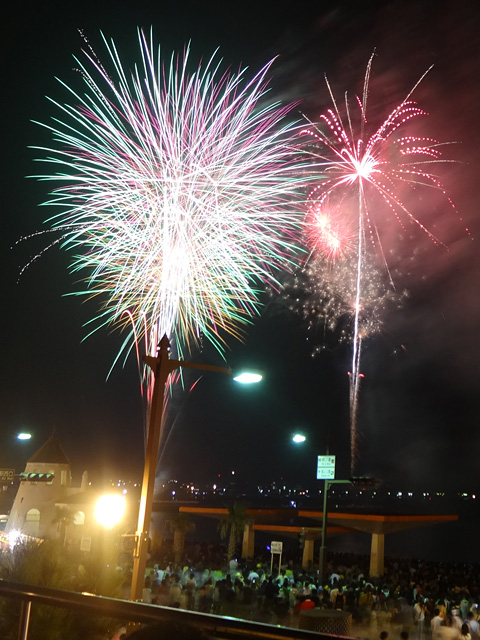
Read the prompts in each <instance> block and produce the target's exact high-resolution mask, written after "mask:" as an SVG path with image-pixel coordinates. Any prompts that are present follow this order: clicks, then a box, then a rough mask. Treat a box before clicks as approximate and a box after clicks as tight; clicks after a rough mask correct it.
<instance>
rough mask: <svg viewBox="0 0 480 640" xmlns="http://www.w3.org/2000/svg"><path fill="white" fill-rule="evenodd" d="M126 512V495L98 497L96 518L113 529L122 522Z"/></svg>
mask: <svg viewBox="0 0 480 640" xmlns="http://www.w3.org/2000/svg"><path fill="white" fill-rule="evenodd" d="M124 513H125V497H124V496H120V495H107V496H102V497H101V498H99V499H98V501H97V504H96V505H95V518H96V520H97V521H98V522H99V523H100V524H101V525H103V526H104V527H107V529H111V528H112V527H114V526H115V525H116V524H118V523H119V522H120V520H121V519H122V518H123V514H124Z"/></svg>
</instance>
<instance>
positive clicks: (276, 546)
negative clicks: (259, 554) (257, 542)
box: [270, 542, 283, 573]
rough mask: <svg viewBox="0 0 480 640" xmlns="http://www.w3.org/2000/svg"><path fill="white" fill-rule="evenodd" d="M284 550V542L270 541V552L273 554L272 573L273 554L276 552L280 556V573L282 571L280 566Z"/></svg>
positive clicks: (271, 568)
mask: <svg viewBox="0 0 480 640" xmlns="http://www.w3.org/2000/svg"><path fill="white" fill-rule="evenodd" d="M282 551H283V542H271V543H270V553H271V554H272V557H271V561H270V573H272V570H273V556H274V555H275V554H278V555H279V558H278V573H280V568H281V566H282Z"/></svg>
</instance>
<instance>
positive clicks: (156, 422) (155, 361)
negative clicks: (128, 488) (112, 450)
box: [130, 335, 261, 600]
mask: <svg viewBox="0 0 480 640" xmlns="http://www.w3.org/2000/svg"><path fill="white" fill-rule="evenodd" d="M143 361H144V362H145V364H146V365H147V366H149V367H150V369H152V371H153V373H154V376H155V381H154V385H153V395H152V404H151V407H150V418H149V425H148V433H147V445H146V448H145V466H144V469H143V481H142V492H141V496H140V506H139V510H138V525H137V532H136V537H137V543H136V548H135V553H134V558H133V573H132V586H131V591H130V600H140V599H141V597H142V592H143V587H144V579H145V568H146V566H147V548H148V536H149V529H150V521H151V518H152V507H153V494H154V489H155V476H156V471H157V461H158V449H159V446H160V440H161V435H162V429H163V404H164V398H165V389H166V385H167V381H168V377H169V375H170V374H171V373H173V371H175V370H176V369H180V368H181V367H187V368H189V369H201V370H203V371H215V372H217V373H223V374H225V375H227V376H232V370H231V368H230V367H219V366H217V365H213V364H201V363H198V362H187V361H185V360H174V359H173V358H170V341H169V339H168V338H167V336H166V335H164V336H163V338H162V339H161V340H160V343H159V345H158V352H157V356H156V357H153V356H144V357H143ZM236 378H238V376H236ZM259 380H261V376H260V374H257V375H256V376H255V379H252V378H251V377H246V374H245V373H244V374H243V376H240V379H237V381H238V382H243V383H251V382H258V381H259Z"/></svg>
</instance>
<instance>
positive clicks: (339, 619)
mask: <svg viewBox="0 0 480 640" xmlns="http://www.w3.org/2000/svg"><path fill="white" fill-rule="evenodd" d="M299 627H300V629H308V630H309V631H318V632H320V633H323V634H327V635H336V636H350V635H351V633H352V614H351V613H348V612H347V611H334V610H333V609H310V610H308V611H301V612H300V620H299Z"/></svg>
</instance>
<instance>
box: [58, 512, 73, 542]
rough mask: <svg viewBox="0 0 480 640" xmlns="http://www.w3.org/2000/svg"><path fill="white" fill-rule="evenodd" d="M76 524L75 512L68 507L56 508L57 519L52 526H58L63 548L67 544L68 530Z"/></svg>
mask: <svg viewBox="0 0 480 640" xmlns="http://www.w3.org/2000/svg"><path fill="white" fill-rule="evenodd" d="M74 522H75V512H74V511H72V510H71V509H69V508H68V507H55V518H54V519H53V520H52V524H58V529H59V533H60V536H59V537H60V541H61V543H62V546H65V545H66V543H67V529H68V527H69V526H70V525H72V524H73V523H74Z"/></svg>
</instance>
